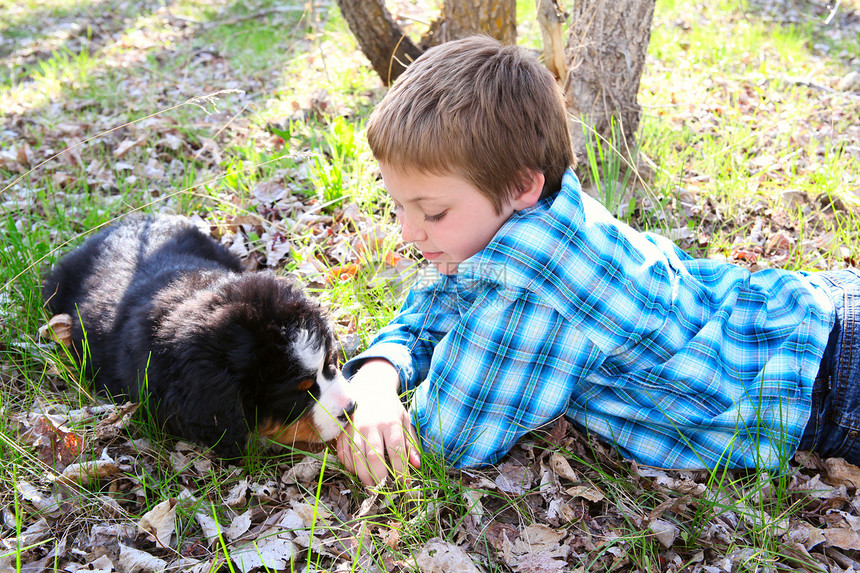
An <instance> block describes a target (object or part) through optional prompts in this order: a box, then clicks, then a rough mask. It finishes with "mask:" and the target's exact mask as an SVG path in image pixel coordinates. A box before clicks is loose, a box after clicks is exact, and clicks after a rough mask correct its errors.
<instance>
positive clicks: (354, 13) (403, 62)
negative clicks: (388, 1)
mask: <svg viewBox="0 0 860 573" xmlns="http://www.w3.org/2000/svg"><path fill="white" fill-rule="evenodd" d="M337 5H338V7H339V8H340V11H341V13H342V14H343V17H344V19H345V20H346V22H347V24H348V25H349V29H350V30H351V31H352V33H353V35H354V36H355V38H356V40H358V45H359V47H360V48H361V51H362V52H364V55H365V56H366V57H367V59H368V60H370V65H371V66H373V69H374V71H375V72H376V73H377V75H379V77H380V78H381V79H382V81H383V83H384V84H385V85H391V82H393V81H394V80H396V79H397V77H398V76H399V75H400V74H401V73H403V71H404V70H405V69H406V67H407V66H408V65H409V64H410V63H411V62H412V61H414V60H415V59H416V58H417V57H418V56H420V55H421V54H422V53H423V52H424V49H425V48H428V47H431V46H435V45H437V44H441V43H443V42H447V41H450V40H454V39H458V38H463V37H465V36H468V35H471V34H477V33H483V34H489V35H490V36H492V37H494V38H496V39H498V40H500V41H502V42H507V43H514V42H515V41H516V33H517V30H516V0H446V1H445V3H444V5H443V6H442V15H441V17H440V18H439V19H438V20H436V21H435V22H433V24H432V25H431V26H430V30H429V31H428V33H427V34H426V35H425V37H424V39H423V40H422V41H421V43H420V46H419V45H416V44H415V42H413V41H412V40H410V39H409V38H408V37H407V36H406V34H405V33H404V32H403V30H401V29H400V27H399V26H398V25H397V23H396V22H395V21H394V18H392V17H391V14H390V13H389V11H388V9H387V8H386V7H385V2H384V0H337Z"/></svg>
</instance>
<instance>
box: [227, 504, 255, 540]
mask: <svg viewBox="0 0 860 573" xmlns="http://www.w3.org/2000/svg"><path fill="white" fill-rule="evenodd" d="M250 528H251V511H250V510H249V511H246V512H245V513H241V514H239V515H237V516H236V517H234V518H233V521H231V522H230V527H228V528H227V531H225V532H224V535H226V536H227V539H228V540H229V541H231V542H233V541H236V540H237V539H239V538H240V537H242V536H243V535H245V532H247V531H248V530H249V529H250Z"/></svg>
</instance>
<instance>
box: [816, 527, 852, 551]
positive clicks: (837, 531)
mask: <svg viewBox="0 0 860 573" xmlns="http://www.w3.org/2000/svg"><path fill="white" fill-rule="evenodd" d="M821 533H822V534H823V535H824V539H825V546H826V547H838V548H839V549H855V550H857V549H860V534H858V533H857V532H856V531H854V530H852V529H849V528H847V527H833V528H827V529H824V530H822V531H821Z"/></svg>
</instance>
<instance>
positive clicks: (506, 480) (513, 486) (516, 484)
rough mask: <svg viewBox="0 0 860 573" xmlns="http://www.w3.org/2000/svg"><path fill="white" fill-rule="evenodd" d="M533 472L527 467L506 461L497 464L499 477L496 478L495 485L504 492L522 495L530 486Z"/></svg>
mask: <svg viewBox="0 0 860 573" xmlns="http://www.w3.org/2000/svg"><path fill="white" fill-rule="evenodd" d="M533 481H534V474H532V472H531V470H529V469H528V468H527V467H525V466H523V465H521V464H518V463H514V462H506V463H504V464H502V465H500V466H499V477H497V478H496V480H495V483H496V486H497V487H498V488H499V489H500V490H502V491H503V492H505V493H512V494H514V495H523V494H524V493H526V492H527V491H528V490H529V488H531V486H532V482H533Z"/></svg>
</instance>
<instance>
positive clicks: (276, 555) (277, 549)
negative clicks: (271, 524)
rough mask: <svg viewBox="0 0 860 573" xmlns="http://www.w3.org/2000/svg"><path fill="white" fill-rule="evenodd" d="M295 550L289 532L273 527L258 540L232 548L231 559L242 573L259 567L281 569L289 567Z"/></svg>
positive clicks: (247, 572)
mask: <svg viewBox="0 0 860 573" xmlns="http://www.w3.org/2000/svg"><path fill="white" fill-rule="evenodd" d="M293 551H294V548H293V542H292V540H291V538H290V536H289V534H288V533H286V532H283V531H281V532H279V531H277V530H276V529H274V528H273V529H270V530H268V531H266V532H265V533H264V534H263V535H261V537H260V538H259V539H258V540H257V541H252V542H249V543H247V544H245V545H242V546H241V547H238V548H232V549H231V550H230V560H231V561H233V563H234V564H235V565H236V567H238V568H239V569H240V570H241V571H242V573H250V571H252V570H253V569H256V568H258V567H265V568H267V569H276V570H281V569H287V568H288V566H289V564H290V557H291V556H292V554H293Z"/></svg>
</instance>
